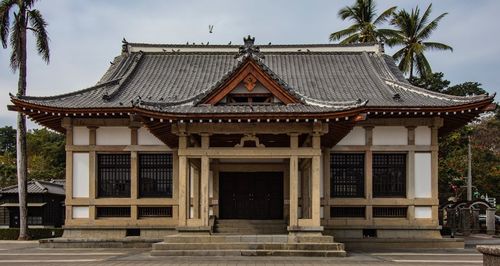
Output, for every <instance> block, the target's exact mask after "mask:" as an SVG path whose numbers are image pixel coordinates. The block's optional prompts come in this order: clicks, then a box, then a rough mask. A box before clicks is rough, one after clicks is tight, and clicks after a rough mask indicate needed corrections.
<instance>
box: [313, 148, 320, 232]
mask: <svg viewBox="0 0 500 266" xmlns="http://www.w3.org/2000/svg"><path fill="white" fill-rule="evenodd" d="M320 160H321V157H320V156H313V158H312V165H311V168H312V171H311V172H312V173H311V188H312V192H311V219H312V226H320V225H321V213H320V212H321V191H320V190H321V188H320V184H319V183H320V182H321V181H320V179H321V174H320V167H321V162H320Z"/></svg>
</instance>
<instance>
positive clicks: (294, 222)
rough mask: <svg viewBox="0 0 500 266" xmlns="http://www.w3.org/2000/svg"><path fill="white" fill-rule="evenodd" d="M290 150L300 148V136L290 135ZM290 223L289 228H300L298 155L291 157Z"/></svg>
mask: <svg viewBox="0 0 500 266" xmlns="http://www.w3.org/2000/svg"><path fill="white" fill-rule="evenodd" d="M289 135H290V148H291V149H298V148H299V134H298V133H290V134H289ZM289 175H290V181H289V182H290V191H289V194H290V201H289V202H290V213H289V215H290V222H289V224H288V226H289V227H290V228H295V227H298V226H299V217H298V207H299V158H298V157H297V156H296V155H292V156H290V173H289Z"/></svg>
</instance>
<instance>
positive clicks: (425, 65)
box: [415, 53, 432, 77]
mask: <svg viewBox="0 0 500 266" xmlns="http://www.w3.org/2000/svg"><path fill="white" fill-rule="evenodd" d="M415 61H416V65H417V72H418V74H419V75H420V77H427V76H429V75H432V68H431V65H430V64H429V61H427V58H426V57H425V55H424V54H423V53H417V54H416V55H415Z"/></svg>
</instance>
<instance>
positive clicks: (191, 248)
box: [151, 234, 346, 257]
mask: <svg viewBox="0 0 500 266" xmlns="http://www.w3.org/2000/svg"><path fill="white" fill-rule="evenodd" d="M151 255H152V256H311V257H345V256H346V252H345V250H344V245H343V244H342V243H336V242H334V241H333V237H331V236H322V235H303V236H301V235H285V234H283V235H224V234H214V235H201V234H200V235H193V234H179V235H171V236H167V237H166V238H165V240H164V241H163V242H160V243H155V244H153V250H152V251H151Z"/></svg>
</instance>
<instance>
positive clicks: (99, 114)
mask: <svg viewBox="0 0 500 266" xmlns="http://www.w3.org/2000/svg"><path fill="white" fill-rule="evenodd" d="M11 101H12V103H13V104H14V105H10V106H9V110H11V111H18V112H23V113H24V114H25V115H27V116H28V117H30V119H31V120H33V121H35V122H36V123H38V124H40V125H42V126H45V127H48V128H51V129H53V130H56V131H58V132H61V133H63V132H65V129H64V128H63V127H62V123H61V122H62V119H63V118H64V117H73V118H103V117H110V118H126V117H129V116H130V115H131V114H136V115H138V116H140V117H141V118H142V119H143V120H153V121H154V120H158V121H163V120H165V121H167V120H173V121H178V120H183V119H190V120H200V119H202V120H210V119H212V120H214V122H215V120H218V119H226V120H227V119H233V118H235V119H238V118H241V119H251V120H259V119H260V120H266V119H275V120H279V119H289V120H290V121H294V120H296V119H301V120H303V119H324V120H326V121H327V122H328V121H329V120H330V119H334V120H332V122H333V121H339V120H340V119H344V120H351V119H353V118H354V117H356V116H357V115H359V114H360V113H366V114H368V117H371V118H377V117H394V118H396V117H399V118H400V117H416V116H418V117H422V116H425V117H432V116H438V117H442V118H443V119H444V127H443V128H441V129H440V134H441V135H443V134H446V133H448V132H450V131H452V130H455V129H457V128H459V127H461V126H463V125H465V124H467V123H468V122H470V121H472V120H473V119H474V118H475V117H477V116H478V115H479V114H480V113H483V112H485V111H491V110H494V109H495V108H496V105H494V104H492V102H493V97H488V98H485V99H483V100H480V101H476V102H470V103H465V104H461V105H454V106H447V107H422V106H415V107H382V106H381V107H367V106H357V107H351V108H348V109H344V110H338V111H325V112H281V113H279V112H273V113H264V112H262V113H195V114H193V113H168V112H159V111H153V110H148V109H145V108H142V107H139V106H135V107H121V108H116V107H108V108H61V107H51V106H45V105H40V104H35V103H30V102H26V101H24V100H22V99H19V98H16V97H12V98H11Z"/></svg>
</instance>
